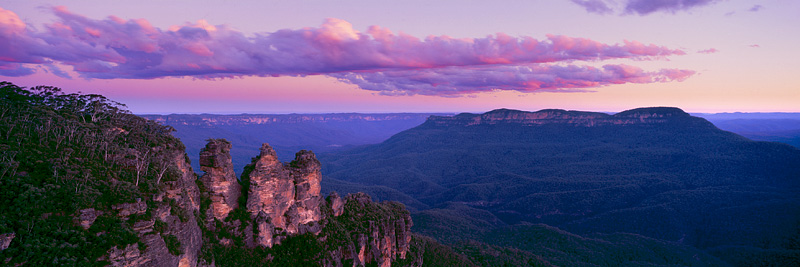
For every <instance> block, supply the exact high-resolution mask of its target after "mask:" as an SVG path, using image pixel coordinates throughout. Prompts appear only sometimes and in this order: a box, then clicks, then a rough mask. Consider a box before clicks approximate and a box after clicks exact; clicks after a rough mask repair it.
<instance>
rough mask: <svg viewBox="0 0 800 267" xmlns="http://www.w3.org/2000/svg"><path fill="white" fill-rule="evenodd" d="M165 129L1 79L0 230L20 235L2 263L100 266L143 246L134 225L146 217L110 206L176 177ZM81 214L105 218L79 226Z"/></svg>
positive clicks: (0, 255)
mask: <svg viewBox="0 0 800 267" xmlns="http://www.w3.org/2000/svg"><path fill="white" fill-rule="evenodd" d="M171 131H172V128H170V127H167V126H162V125H159V124H157V123H155V122H152V121H148V120H145V119H143V118H140V117H137V116H134V115H132V114H130V112H128V111H127V110H125V109H124V105H122V104H120V103H117V102H114V101H111V100H108V99H106V98H105V97H103V96H100V95H81V94H66V93H63V92H62V91H61V90H60V89H59V88H55V87H48V86H39V87H34V88H29V89H25V88H21V87H18V86H15V85H13V84H11V83H8V82H2V83H0V233H15V234H16V237H15V238H14V239H13V241H12V242H11V245H10V247H9V248H8V249H6V250H3V251H2V252H0V261H3V262H5V263H6V264H12V265H13V264H22V263H24V264H27V265H33V266H58V265H104V263H103V262H96V261H97V259H98V258H100V257H101V256H103V255H106V254H107V251H108V250H109V249H110V248H112V247H114V246H117V247H118V248H124V247H126V246H127V245H129V244H136V243H137V242H139V238H138V237H137V236H136V234H135V233H134V232H133V230H132V225H133V223H135V221H137V220H139V219H143V218H135V216H132V217H131V218H130V219H128V220H121V219H120V218H119V217H118V216H117V215H116V212H115V211H114V210H113V209H112V208H111V207H112V206H113V205H115V204H120V203H131V202H136V201H137V199H143V200H148V199H150V198H151V196H152V195H153V194H156V193H158V192H161V191H162V189H161V186H162V185H163V183H164V182H166V181H171V180H175V179H177V178H176V177H179V176H178V174H176V172H177V170H175V169H171V168H169V166H170V164H169V161H170V160H172V157H173V156H174V155H177V154H176V153H183V152H182V151H183V150H184V147H183V145H182V144H181V143H180V142H179V141H178V139H176V138H174V137H172V136H171V135H170V132H171ZM87 208H93V209H95V210H98V211H102V212H103V213H102V215H100V216H99V217H97V219H96V221H95V222H94V223H93V224H92V226H91V227H90V228H89V229H88V230H84V229H83V228H81V226H80V225H79V224H78V223H76V220H78V219H77V218H78V217H79V210H82V209H87ZM141 249H143V247H142V248H141Z"/></svg>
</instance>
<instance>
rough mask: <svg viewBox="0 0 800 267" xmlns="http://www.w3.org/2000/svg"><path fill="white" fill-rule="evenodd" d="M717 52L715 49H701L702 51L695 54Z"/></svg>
mask: <svg viewBox="0 0 800 267" xmlns="http://www.w3.org/2000/svg"><path fill="white" fill-rule="evenodd" d="M717 52H719V50H717V49H716V48H709V49H703V50H700V51H697V53H700V54H714V53H717Z"/></svg>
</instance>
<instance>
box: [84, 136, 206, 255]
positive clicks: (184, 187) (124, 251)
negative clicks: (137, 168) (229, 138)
mask: <svg viewBox="0 0 800 267" xmlns="http://www.w3.org/2000/svg"><path fill="white" fill-rule="evenodd" d="M173 154H174V156H173V157H172V158H173V159H172V162H173V164H174V167H175V168H176V169H177V170H178V172H179V174H180V177H179V178H178V179H177V180H175V181H167V182H164V184H165V185H166V191H165V192H164V193H163V194H159V195H154V196H153V199H152V202H151V203H154V205H148V204H147V202H146V201H145V200H141V199H140V200H139V201H137V202H134V203H125V204H120V205H115V206H114V207H112V208H113V210H114V211H115V212H116V215H117V216H119V217H120V218H122V219H123V220H131V217H132V216H134V215H135V216H139V217H145V218H146V219H144V220H136V221H135V222H133V230H134V231H135V232H136V233H137V234H138V235H139V238H140V241H141V242H142V243H144V245H145V246H146V248H145V249H144V251H141V250H140V248H139V247H138V245H137V244H132V245H129V246H127V247H124V248H118V247H114V248H112V249H111V250H110V251H109V254H108V256H106V257H104V258H101V259H100V260H106V261H108V262H110V263H111V266H180V267H194V266H197V259H198V256H199V253H200V248H201V246H202V233H201V231H200V227H198V225H197V221H196V219H195V216H194V213H195V212H196V211H198V210H199V208H200V206H199V190H198V188H197V185H196V184H195V180H196V175H195V174H194V171H193V170H192V167H191V166H190V165H189V164H188V163H187V162H186V160H185V157H184V155H183V153H178V152H177V151H175V152H174V153H173ZM146 214H150V217H149V218H147V216H146ZM97 215H98V212H95V211H93V210H85V211H81V224H82V225H83V224H86V225H89V226H91V222H89V221H92V222H93V221H94V218H96V217H97ZM93 217H94V218H93ZM156 225H161V227H158V228H157V227H156ZM85 227H86V226H85ZM87 228H88V227H87ZM167 242H170V244H168V243H167ZM175 242H177V243H175ZM178 244H179V245H178ZM170 246H172V250H173V251H172V252H170ZM176 246H177V247H176Z"/></svg>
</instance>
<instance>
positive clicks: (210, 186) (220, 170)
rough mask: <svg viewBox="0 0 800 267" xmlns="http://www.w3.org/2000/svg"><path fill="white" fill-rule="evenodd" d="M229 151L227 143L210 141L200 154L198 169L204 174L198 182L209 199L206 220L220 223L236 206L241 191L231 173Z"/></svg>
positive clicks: (231, 164)
mask: <svg viewBox="0 0 800 267" xmlns="http://www.w3.org/2000/svg"><path fill="white" fill-rule="evenodd" d="M230 150H231V143H229V142H228V141H225V140H224V139H211V140H209V142H208V144H206V147H205V148H204V149H203V150H202V151H201V152H200V169H201V170H202V171H204V172H205V174H203V176H201V177H200V181H201V182H202V183H203V185H204V186H205V188H206V190H207V191H208V194H209V197H210V199H211V207H210V209H209V210H208V211H207V213H208V214H207V216H206V218H207V219H208V220H212V219H217V220H220V221H222V220H224V219H225V217H227V216H228V214H230V212H231V211H233V210H234V209H236V207H237V206H238V202H237V201H238V199H239V196H240V195H241V191H242V189H241V186H239V181H238V179H236V174H235V173H234V171H233V163H232V160H231V154H230Z"/></svg>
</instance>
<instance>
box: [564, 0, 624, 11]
mask: <svg viewBox="0 0 800 267" xmlns="http://www.w3.org/2000/svg"><path fill="white" fill-rule="evenodd" d="M572 2H573V3H575V4H578V5H580V6H582V7H583V8H584V9H586V12H589V13H597V14H602V15H605V14H611V13H614V10H613V9H611V8H610V7H609V6H608V4H606V3H605V2H603V1H602V0H572Z"/></svg>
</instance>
